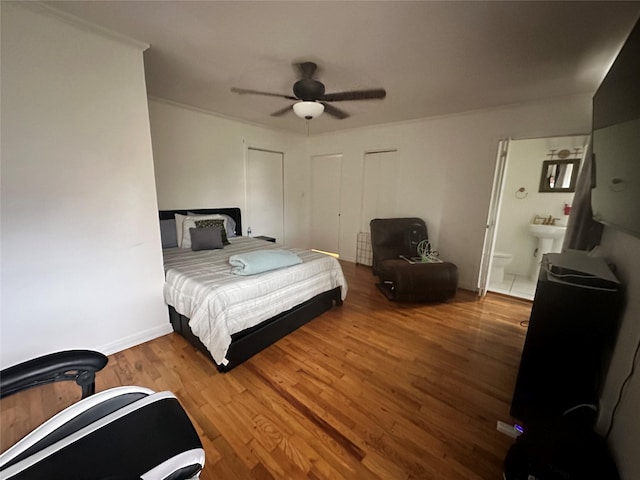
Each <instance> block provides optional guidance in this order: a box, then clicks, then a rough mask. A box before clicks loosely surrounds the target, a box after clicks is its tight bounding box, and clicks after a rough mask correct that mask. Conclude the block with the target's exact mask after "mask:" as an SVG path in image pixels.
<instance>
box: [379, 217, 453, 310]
mask: <svg viewBox="0 0 640 480" xmlns="http://www.w3.org/2000/svg"><path fill="white" fill-rule="evenodd" d="M370 227H371V248H372V250H373V274H374V275H376V276H378V277H379V279H380V283H379V284H378V288H379V289H380V290H381V291H382V293H384V294H385V295H386V296H387V298H389V299H390V300H396V301H400V302H434V301H445V300H448V299H449V298H452V297H454V296H455V294H456V289H457V287H458V268H457V267H456V266H455V265H454V264H453V263H450V262H444V261H443V262H438V263H421V262H420V261H417V262H414V263H410V262H409V261H407V260H405V259H403V258H401V256H404V257H407V258H409V259H410V258H411V257H416V256H418V252H417V246H418V244H419V243H420V241H422V240H428V238H429V237H428V231H427V226H426V224H425V222H424V220H422V219H421V218H417V217H408V218H376V219H373V220H371V223H370Z"/></svg>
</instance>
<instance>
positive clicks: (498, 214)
mask: <svg viewBox="0 0 640 480" xmlns="http://www.w3.org/2000/svg"><path fill="white" fill-rule="evenodd" d="M505 143H506V151H505ZM588 143H589V136H588V135H570V136H563V137H545V138H532V139H517V140H509V141H508V142H505V141H501V142H500V145H499V148H500V149H501V150H503V152H502V155H503V159H502V160H503V162H502V164H501V161H500V156H499V158H498V162H497V163H496V174H495V177H494V191H493V194H492V206H494V207H495V208H494V213H493V218H492V217H491V214H490V216H489V220H488V222H487V229H488V232H489V231H490V230H491V229H492V228H493V229H494V232H493V235H489V234H488V235H487V236H486V238H485V251H484V252H485V254H484V256H483V257H484V258H483V265H485V268H484V271H482V269H481V273H480V279H479V286H480V287H481V288H480V293H481V294H483V293H484V291H486V290H488V291H492V292H496V293H501V294H504V295H509V296H513V297H518V298H524V299H527V300H533V297H534V295H535V290H536V285H537V279H538V270H539V262H540V260H541V259H542V255H543V254H544V253H549V252H560V251H561V248H562V243H563V240H564V231H565V229H566V225H567V221H568V218H569V215H570V212H571V205H572V203H573V196H574V192H573V190H572V188H569V185H570V181H569V180H570V178H568V177H567V178H566V179H558V178H553V177H552V178H550V177H549V172H557V171H558V169H557V168H556V169H550V168H549V165H550V162H551V163H554V164H556V163H557V164H558V165H566V164H568V162H569V161H571V160H575V162H573V164H574V165H575V166H576V167H577V169H579V167H580V166H581V165H582V160H583V158H584V155H585V153H586V147H587V145H588ZM545 162H546V163H545ZM577 169H576V172H575V174H576V175H577ZM571 173H572V172H569V173H567V175H571ZM550 183H551V184H553V185H557V188H556V189H553V188H549V184H550ZM531 224H536V225H541V227H539V226H536V227H530V225H531ZM541 232H543V233H541ZM491 237H493V238H491ZM482 286H485V289H484V290H483V288H482Z"/></svg>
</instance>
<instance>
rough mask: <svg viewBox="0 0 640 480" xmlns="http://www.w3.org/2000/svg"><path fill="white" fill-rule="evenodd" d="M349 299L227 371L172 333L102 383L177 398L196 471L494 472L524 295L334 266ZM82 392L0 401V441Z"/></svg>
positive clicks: (209, 479) (210, 474)
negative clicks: (415, 288)
mask: <svg viewBox="0 0 640 480" xmlns="http://www.w3.org/2000/svg"><path fill="white" fill-rule="evenodd" d="M342 265H343V270H344V273H345V276H346V278H347V281H348V282H349V293H348V296H347V299H346V301H345V303H344V305H343V306H341V307H337V308H333V309H332V310H330V311H328V312H326V313H325V314H323V315H321V316H320V317H318V318H316V319H314V320H313V321H312V322H309V323H308V324H306V325H304V326H303V327H301V328H300V329H298V330H296V331H295V332H293V333H291V334H290V335H288V336H287V337H285V338H283V339H282V340H280V341H279V342H277V343H276V344H274V345H272V346H270V347H269V348H267V349H266V350H264V351H263V352H261V353H259V354H257V355H255V356H254V357H253V358H251V359H249V360H248V361H246V362H245V363H244V364H242V365H240V366H238V367H236V368H235V369H233V370H232V371H230V372H228V373H226V374H221V373H219V372H218V371H217V370H216V368H215V366H214V365H213V364H212V362H211V361H210V360H209V359H208V358H207V357H206V356H205V355H203V354H202V353H201V352H199V351H198V350H197V349H195V348H194V347H192V346H191V345H189V344H188V343H187V342H186V341H185V340H184V339H183V338H182V337H180V336H178V335H176V334H170V335H166V336H164V337H160V338H158V339H155V340H153V341H151V342H147V343H145V344H143V345H138V346H136V347H133V348H130V349H127V350H125V351H123V352H119V353H117V354H115V355H111V356H110V357H109V363H108V365H107V367H106V368H105V369H104V370H103V371H102V372H100V373H99V374H98V377H97V383H96V385H97V389H98V390H104V389H107V388H111V387H114V386H119V385H142V386H145V387H149V388H151V389H154V390H156V391H160V390H170V391H172V392H173V393H175V394H176V396H177V397H178V399H179V400H180V402H181V404H182V405H183V407H184V408H185V410H186V411H187V413H188V415H189V417H190V418H191V420H192V422H193V424H194V426H195V428H196V431H197V432H198V434H199V435H200V438H201V439H202V442H203V447H204V449H205V451H206V466H205V469H204V471H203V473H202V475H201V479H202V480H213V479H219V478H224V479H225V480H227V479H230V480H234V479H242V480H245V479H266V480H269V479H280V478H310V479H319V480H320V479H331V480H334V479H364V478H367V479H374V480H375V479H432V478H433V479H456V480H457V479H465V480H467V479H496V478H501V471H502V460H503V459H504V456H505V454H506V452H507V449H508V448H509V446H510V445H511V444H512V442H513V440H512V439H510V438H509V437H506V436H505V435H503V434H501V433H499V432H497V430H496V421H497V420H501V421H507V422H508V421H510V417H509V404H510V401H511V395H512V393H513V387H514V384H515V378H516V374H517V368H518V364H519V361H520V354H521V351H522V345H523V342H524V336H525V333H526V329H525V328H523V327H522V326H521V325H520V323H521V322H522V321H523V320H527V319H528V318H529V314H530V310H531V303H530V302H526V301H522V300H517V299H511V298H508V297H505V296H500V295H493V294H490V295H488V296H487V297H485V298H483V299H478V298H477V296H476V295H475V294H474V293H472V292H466V291H464V290H460V291H459V292H458V294H457V295H456V297H455V298H454V299H452V300H450V301H449V302H447V303H443V304H417V305H415V304H397V303H394V302H390V301H388V300H387V299H386V298H385V297H384V296H383V295H382V294H381V293H380V292H379V291H378V290H377V288H376V287H375V282H376V279H375V277H373V276H372V275H371V270H370V269H369V268H368V267H364V266H361V265H354V264H350V263H346V262H342ZM79 398H80V393H79V388H78V387H77V385H74V384H73V383H71V382H64V383H59V384H54V385H47V386H44V387H40V388H37V389H32V390H29V391H26V392H22V393H20V394H17V395H14V396H12V397H8V398H6V399H3V400H2V402H1V403H0V407H1V412H0V413H1V416H0V426H1V427H2V428H1V430H2V432H1V435H0V439H1V444H0V446H1V447H2V450H5V449H6V448H8V446H9V445H11V444H13V443H15V441H17V439H19V438H21V437H22V436H23V435H24V434H25V433H26V432H28V431H29V430H31V429H32V428H34V427H35V426H37V425H38V424H40V423H41V422H42V421H43V420H44V419H45V418H48V417H50V416H51V415H53V414H55V413H57V412H58V411H60V410H62V409H63V408H65V407H66V406H67V405H69V404H71V403H73V402H75V401H77V400H78V399H79Z"/></svg>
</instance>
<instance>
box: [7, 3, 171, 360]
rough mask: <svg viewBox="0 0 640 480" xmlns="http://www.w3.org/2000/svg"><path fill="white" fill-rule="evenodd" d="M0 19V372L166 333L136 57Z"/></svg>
mask: <svg viewBox="0 0 640 480" xmlns="http://www.w3.org/2000/svg"><path fill="white" fill-rule="evenodd" d="M1 8H2V132H1V133H2V150H1V154H2V185H1V186H2V192H1V208H2V233H1V241H2V254H1V255H2V256H1V259H2V294H1V295H2V297H1V298H2V306H1V322H2V323H1V329H2V332H1V333H2V334H1V335H0V338H1V340H0V345H1V353H0V365H1V366H2V367H3V368H4V367H6V366H9V365H11V364H14V363H17V362H19V361H23V360H26V359H28V358H32V357H35V356H38V355H42V354H45V353H49V352H52V351H57V350H61V349H66V348H90V349H96V350H100V351H103V352H104V353H113V352H114V351H117V350H121V349H123V348H126V347H129V346H131V345H134V344H137V343H140V342H142V341H145V340H148V339H150V338H153V337H156V336H158V335H161V334H164V333H167V332H168V331H170V327H169V323H168V314H167V311H166V307H165V305H164V302H163V299H162V284H163V270H162V257H161V246H160V238H159V227H158V220H157V216H156V213H155V212H156V192H155V186H154V181H153V158H152V152H151V141H150V133H149V121H148V111H147V103H146V90H145V83H144V70H143V62H142V47H141V46H134V45H133V44H125V43H123V42H121V41H116V40H114V39H110V38H107V37H105V36H101V35H98V34H95V33H92V32H91V31H90V29H88V28H87V27H79V26H75V25H74V24H72V23H70V22H67V21H61V20H59V19H58V18H57V17H55V16H53V15H51V14H50V13H47V10H45V9H43V7H40V6H38V5H37V4H30V3H29V2H25V3H22V4H20V5H19V4H17V3H13V2H2V3H1Z"/></svg>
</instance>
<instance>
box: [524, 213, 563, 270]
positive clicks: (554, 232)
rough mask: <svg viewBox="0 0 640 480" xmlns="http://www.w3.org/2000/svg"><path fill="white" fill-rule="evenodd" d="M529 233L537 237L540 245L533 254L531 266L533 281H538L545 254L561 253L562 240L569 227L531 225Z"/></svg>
mask: <svg viewBox="0 0 640 480" xmlns="http://www.w3.org/2000/svg"><path fill="white" fill-rule="evenodd" d="M528 228H529V233H530V234H531V235H532V236H534V237H536V239H537V240H538V245H537V248H536V251H535V252H534V254H533V264H532V266H531V274H530V275H531V277H530V278H531V280H533V281H537V280H538V274H539V272H540V260H542V256H543V255H544V254H545V253H551V252H560V250H561V247H562V238H563V237H564V234H565V233H566V231H567V227H561V226H560V225H540V224H537V223H535V224H534V223H531V224H529V226H528Z"/></svg>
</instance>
